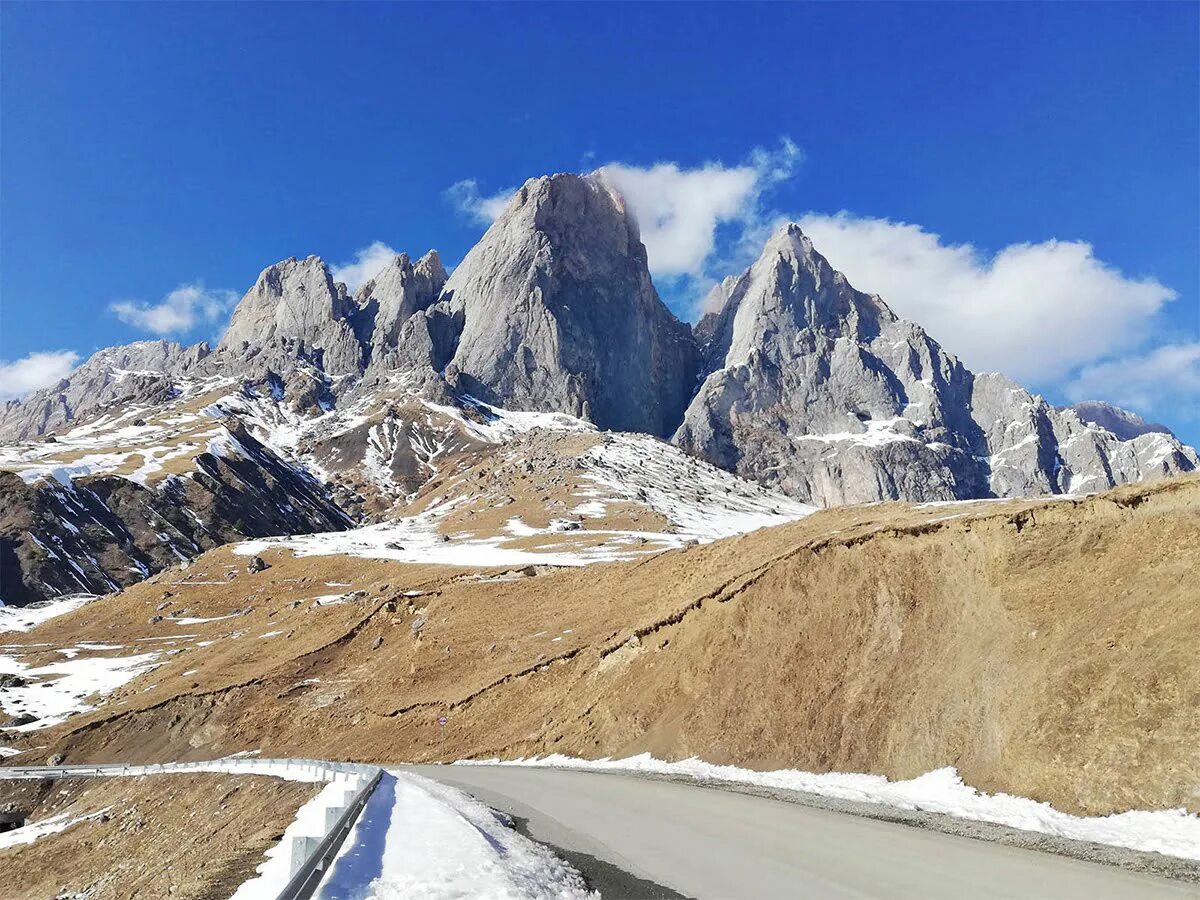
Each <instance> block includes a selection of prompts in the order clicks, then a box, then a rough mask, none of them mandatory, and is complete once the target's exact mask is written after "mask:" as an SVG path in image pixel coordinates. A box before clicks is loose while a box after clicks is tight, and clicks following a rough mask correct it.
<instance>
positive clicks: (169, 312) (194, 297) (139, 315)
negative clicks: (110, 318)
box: [108, 282, 237, 335]
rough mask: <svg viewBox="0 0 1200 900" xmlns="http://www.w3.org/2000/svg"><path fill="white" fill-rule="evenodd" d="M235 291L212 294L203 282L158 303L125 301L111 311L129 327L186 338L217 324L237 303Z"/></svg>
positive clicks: (216, 291)
mask: <svg viewBox="0 0 1200 900" xmlns="http://www.w3.org/2000/svg"><path fill="white" fill-rule="evenodd" d="M236 302H237V294H235V293H234V292H233V291H224V290H209V289H207V288H205V287H204V285H202V284H200V283H199V282H194V283H192V284H181V285H180V286H179V287H177V288H175V290H173V291H171V293H169V294H167V296H165V297H164V298H163V299H162V300H161V301H159V302H158V303H144V302H141V301H137V300H121V301H118V302H116V303H110V304H109V307H108V308H109V311H110V312H113V313H115V314H116V316H117V318H118V319H120V320H121V321H122V322H124V323H126V324H127V325H132V326H133V327H134V328H140V329H141V330H143V331H149V332H151V333H153V334H158V335H168V334H184V333H186V332H189V331H191V330H192V329H193V328H195V327H196V326H197V325H202V324H209V323H212V322H216V321H217V320H218V319H220V318H221V317H222V316H224V315H225V314H226V313H227V312H229V310H230V309H232V308H233V305H234V303H236Z"/></svg>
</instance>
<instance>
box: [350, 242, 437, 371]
mask: <svg viewBox="0 0 1200 900" xmlns="http://www.w3.org/2000/svg"><path fill="white" fill-rule="evenodd" d="M445 284H446V270H445V269H444V268H443V267H442V262H441V259H440V258H439V257H438V254H437V251H436V250H430V251H429V252H428V253H426V254H425V255H424V256H422V257H421V258H420V259H418V260H417V261H416V263H413V262H412V260H411V258H410V257H409V255H408V254H407V253H401V254H399V255H398V256H396V257H395V258H394V259H393V260H392V261H391V262H390V263H388V264H387V265H386V266H385V267H384V268H383V271H381V272H380V273H379V274H378V275H376V276H375V277H374V278H372V279H371V280H370V281H368V282H367V283H366V284H364V285H363V286H362V287H361V288H360V289H359V291H358V294H357V295H356V297H355V302H356V303H357V305H358V312H357V313H356V319H357V322H358V328H357V331H358V335H359V338H360V340H361V341H362V342H363V344H364V345H365V352H366V354H367V356H368V357H369V358H370V360H371V364H372V366H373V367H374V368H375V369H381V368H383V367H388V368H391V367H395V365H398V364H399V361H398V360H397V359H396V358H395V357H394V355H393V354H392V353H391V352H390V351H392V350H393V349H394V348H395V347H396V345H397V343H398V342H399V339H400V332H401V329H402V328H403V326H404V324H405V322H407V321H408V320H409V319H410V318H411V317H412V316H413V315H415V314H416V313H419V312H422V311H423V310H425V309H428V308H429V306H431V305H432V304H433V302H434V301H435V300H437V298H438V295H439V294H440V293H441V292H442V288H443V287H444V286H445Z"/></svg>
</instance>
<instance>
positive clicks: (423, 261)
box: [413, 250, 446, 281]
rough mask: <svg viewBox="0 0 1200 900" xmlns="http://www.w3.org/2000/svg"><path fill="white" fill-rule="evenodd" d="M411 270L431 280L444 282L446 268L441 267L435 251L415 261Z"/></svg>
mask: <svg viewBox="0 0 1200 900" xmlns="http://www.w3.org/2000/svg"><path fill="white" fill-rule="evenodd" d="M413 268H414V269H415V270H416V271H417V272H420V273H422V274H424V275H428V276H430V277H431V278H434V279H437V280H440V281H445V280H446V267H445V266H443V265H442V258H441V256H439V255H438V252H437V251H436V250H430V251H429V252H428V253H426V254H425V255H424V256H422V257H421V258H420V259H418V260H417V262H416V264H415V265H414V266H413Z"/></svg>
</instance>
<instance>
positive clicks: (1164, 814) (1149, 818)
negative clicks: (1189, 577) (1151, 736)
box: [454, 753, 1200, 860]
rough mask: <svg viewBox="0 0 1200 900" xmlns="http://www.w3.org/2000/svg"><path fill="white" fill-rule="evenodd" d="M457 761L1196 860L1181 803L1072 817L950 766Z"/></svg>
mask: <svg viewBox="0 0 1200 900" xmlns="http://www.w3.org/2000/svg"><path fill="white" fill-rule="evenodd" d="M454 765H457V766H471V765H475V766H482V765H487V766H497V765H500V766H546V767H550V768H560V769H589V770H593V771H599V772H645V773H648V774H654V775H676V776H683V777H687V778H695V779H697V780H705V781H725V782H730V783H734V784H752V785H756V786H758V787H765V788H775V789H779V790H788V791H802V792H804V793H809V794H818V795H820V796H823V797H834V798H837V799H839V800H853V801H857V802H860V803H878V804H882V805H886V806H892V807H896V808H899V809H909V810H924V811H927V812H934V813H941V814H943V815H949V816H956V817H958V818H962V819H972V820H975V821H979V822H992V823H995V824H997V825H1007V826H1008V827H1010V828H1020V829H1022V830H1025V831H1036V832H1040V833H1042V834H1049V835H1054V836H1056V837H1062V838H1068V839H1070V840H1076V841H1093V842H1095V843H1100V844H1111V845H1113V846H1116V847H1129V848H1131V849H1133V850H1142V851H1146V852H1150V853H1165V854H1167V855H1169V856H1178V857H1181V858H1183V859H1196V860H1200V816H1196V815H1192V814H1190V813H1188V812H1187V810H1185V809H1168V810H1153V811H1150V810H1132V811H1130V812H1124V813H1115V814H1113V815H1109V816H1073V815H1070V814H1069V813H1064V812H1061V811H1059V810H1057V809H1055V808H1054V807H1052V806H1051V805H1050V804H1049V803H1041V802H1039V801H1037V800H1030V799H1029V798H1027V797H1016V796H1013V795H1012V794H1003V793H1001V794H985V793H982V792H980V791H977V790H975V788H973V787H971V786H970V785H967V784H964V783H963V780H962V778H961V777H960V776H959V774H958V771H957V770H956V769H954V768H952V767H946V768H944V769H935V770H934V771H932V772H927V773H926V774H924V775H921V776H919V777H917V778H913V779H910V780H908V781H888V779H887V778H885V777H884V776H882V775H865V774H860V773H853V772H825V773H815V772H802V771H799V770H797V769H779V770H776V771H773V772H756V771H754V770H753V769H742V768H738V767H737V766H720V765H715V764H713V763H708V762H704V760H701V759H697V758H695V757H692V758H691V759H684V760H680V761H678V762H666V761H664V760H660V759H655V758H654V757H652V756H651V755H650V754H648V753H642V754H640V755H638V756H630V757H627V758H626V759H609V758H605V759H595V760H592V759H577V758H575V757H571V756H562V755H560V754H552V755H550V756H544V757H541V758H533V759H516V760H498V759H493V760H460V761H458V762H456V763H454Z"/></svg>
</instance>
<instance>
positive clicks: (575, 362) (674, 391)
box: [414, 174, 697, 434]
mask: <svg viewBox="0 0 1200 900" xmlns="http://www.w3.org/2000/svg"><path fill="white" fill-rule="evenodd" d="M425 321H427V322H428V323H430V324H429V327H428V328H426V329H425V330H422V331H420V333H419V334H416V335H415V337H414V340H416V339H418V338H419V339H420V340H422V341H424V342H430V341H432V342H433V343H434V345H435V347H434V351H433V353H432V358H433V359H434V364H435V367H436V366H439V365H445V371H446V373H447V377H448V378H449V379H450V380H452V381H453V382H454V383H455V385H456V386H457V387H459V388H460V389H461V390H463V391H465V392H467V393H470V394H472V395H474V396H477V397H479V398H480V399H482V400H486V401H487V402H491V403H496V404H498V405H502V406H507V407H510V408H516V409H531V410H539V411H546V412H552V411H553V412H566V413H570V414H572V415H577V416H581V417H584V418H588V419H590V420H591V421H593V422H595V423H596V424H597V425H600V426H601V427H605V428H613V429H622V430H630V431H645V432H650V433H653V434H666V433H669V432H670V431H671V430H672V429H673V427H674V424H675V423H676V422H677V421H678V418H679V416H680V415H681V413H682V410H683V408H684V406H685V405H686V403H687V400H688V397H689V396H690V393H691V387H692V383H693V379H694V372H695V368H696V358H697V354H696V348H695V342H694V340H693V338H692V335H691V332H690V329H688V327H687V326H686V325H684V324H683V323H681V322H680V321H679V320H678V319H676V318H675V317H674V316H673V315H672V314H671V313H670V311H669V310H668V309H667V308H666V306H665V305H663V303H662V301H661V300H660V299H659V297H658V294H657V292H656V291H655V289H654V285H653V283H652V282H651V280H650V272H649V270H648V268H647V266H646V249H645V247H644V246H643V245H642V242H641V239H640V237H639V233H638V228H637V223H636V222H635V221H634V219H633V217H632V216H631V215H630V214H629V213H628V211H627V208H626V205H625V203H624V201H623V200H622V198H621V197H620V195H619V194H618V193H617V192H616V191H615V190H614V189H612V187H611V186H609V185H608V184H607V183H606V182H605V180H604V179H603V177H601V176H600V175H595V174H593V175H587V176H584V175H570V174H560V175H550V176H545V177H542V178H534V179H530V180H529V181H527V182H525V184H524V185H522V187H521V188H520V189H519V190H518V191H517V192H516V193H515V194H514V196H513V198H512V200H511V201H510V202H509V204H508V206H507V207H506V208H505V210H504V212H503V213H501V215H500V216H499V218H497V220H496V221H495V222H494V223H493V224H492V226H491V227H490V228H489V229H488V230H487V232H486V233H485V234H484V236H483V238H482V239H481V240H480V242H479V243H478V244H476V245H475V247H474V248H472V250H471V251H470V252H469V253H468V254H467V256H466V258H465V259H464V260H463V261H462V263H461V264H460V265H459V266H458V268H456V269H455V270H454V274H453V275H451V277H450V279H449V280H448V281H447V282H446V286H445V289H444V291H443V293H442V299H441V301H440V302H439V303H438V304H437V305H436V307H434V308H433V309H431V310H430V311H429V315H428V316H427V317H426V319H425ZM435 321H440V322H443V323H449V325H448V327H446V328H443V329H442V330H441V331H440V332H439V331H438V329H437V328H435V327H434V325H433V323H434V322H435ZM439 334H440V335H441V337H438V335H439Z"/></svg>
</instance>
